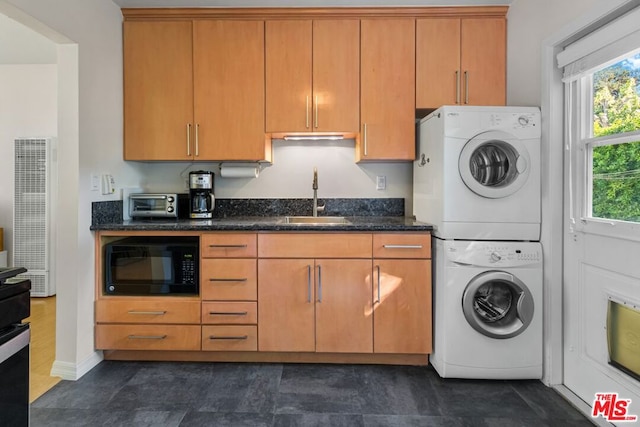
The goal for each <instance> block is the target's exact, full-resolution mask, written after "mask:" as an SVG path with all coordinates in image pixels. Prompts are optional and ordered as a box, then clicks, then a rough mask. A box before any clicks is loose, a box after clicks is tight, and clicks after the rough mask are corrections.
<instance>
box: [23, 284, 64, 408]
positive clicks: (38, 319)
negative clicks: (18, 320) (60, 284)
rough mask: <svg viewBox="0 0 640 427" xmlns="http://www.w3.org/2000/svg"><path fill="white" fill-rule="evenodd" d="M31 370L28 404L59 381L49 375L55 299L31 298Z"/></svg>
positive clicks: (54, 331) (54, 346) (52, 354)
mask: <svg viewBox="0 0 640 427" xmlns="http://www.w3.org/2000/svg"><path fill="white" fill-rule="evenodd" d="M25 322H29V323H30V324H31V370H30V375H29V402H33V401H34V400H36V399H37V398H38V397H40V396H41V395H43V394H44V393H45V392H46V391H48V390H49V389H51V388H52V387H53V386H54V385H56V384H57V383H58V382H59V381H60V377H52V376H51V375H50V372H51V366H52V365H53V362H54V360H55V354H56V297H55V296H52V297H47V298H31V316H30V317H28V318H27V319H25Z"/></svg>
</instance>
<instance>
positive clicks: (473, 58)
mask: <svg viewBox="0 0 640 427" xmlns="http://www.w3.org/2000/svg"><path fill="white" fill-rule="evenodd" d="M506 28H507V24H506V20H505V19H504V18H463V19H462V20H461V30H460V69H461V77H462V81H461V85H462V88H461V92H462V94H463V99H462V104H469V105H505V103H506V89H507V66H506V61H507V36H506V34H507V33H506V31H507V29H506Z"/></svg>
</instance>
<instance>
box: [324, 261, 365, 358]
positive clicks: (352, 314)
mask: <svg viewBox="0 0 640 427" xmlns="http://www.w3.org/2000/svg"><path fill="white" fill-rule="evenodd" d="M315 278H316V351H318V352H328V353H371V352H372V351H373V320H372V318H371V298H372V295H371V260H364V259H348V260H338V259H319V260H316V277H315Z"/></svg>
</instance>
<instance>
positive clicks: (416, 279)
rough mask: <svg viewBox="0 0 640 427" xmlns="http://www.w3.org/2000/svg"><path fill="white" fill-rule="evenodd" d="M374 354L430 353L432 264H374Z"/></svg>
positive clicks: (385, 261) (401, 261)
mask: <svg viewBox="0 0 640 427" xmlns="http://www.w3.org/2000/svg"><path fill="white" fill-rule="evenodd" d="M373 269H374V283H373V295H374V303H373V333H374V338H373V343H374V347H373V351H374V353H405V354H410V353H418V354H427V353H430V352H431V286H427V285H426V281H428V282H429V283H430V282H431V261H429V260H406V259H375V260H374V262H373Z"/></svg>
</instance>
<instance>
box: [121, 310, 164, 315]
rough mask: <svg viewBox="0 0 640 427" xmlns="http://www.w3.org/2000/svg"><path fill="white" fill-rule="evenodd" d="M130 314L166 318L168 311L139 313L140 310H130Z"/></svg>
mask: <svg viewBox="0 0 640 427" xmlns="http://www.w3.org/2000/svg"><path fill="white" fill-rule="evenodd" d="M128 313H129V314H143V315H147V316H164V315H165V314H167V311H166V310H165V311H138V310H129V311H128Z"/></svg>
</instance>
